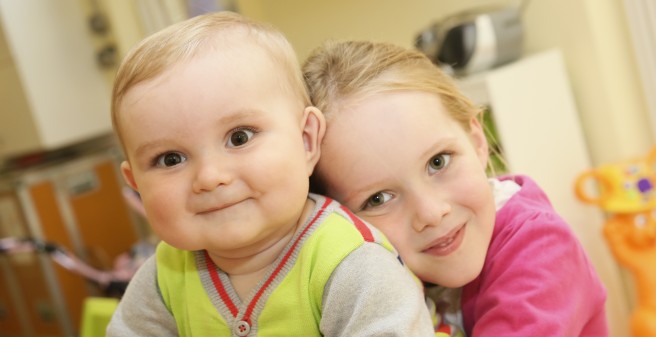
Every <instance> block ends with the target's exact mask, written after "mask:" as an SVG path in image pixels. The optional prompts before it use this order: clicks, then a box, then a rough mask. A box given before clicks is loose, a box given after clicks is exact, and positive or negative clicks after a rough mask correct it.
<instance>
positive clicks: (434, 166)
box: [428, 153, 451, 174]
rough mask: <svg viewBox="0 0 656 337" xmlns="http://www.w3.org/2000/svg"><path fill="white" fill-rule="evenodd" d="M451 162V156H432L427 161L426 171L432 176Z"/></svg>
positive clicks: (444, 154) (441, 154)
mask: <svg viewBox="0 0 656 337" xmlns="http://www.w3.org/2000/svg"><path fill="white" fill-rule="evenodd" d="M450 162H451V155H450V154H447V153H440V154H437V155H435V156H433V157H432V158H431V159H430V160H429V161H428V171H429V172H430V173H431V174H433V173H435V172H437V171H440V170H443V169H444V168H445V167H447V166H448V165H449V163H450Z"/></svg>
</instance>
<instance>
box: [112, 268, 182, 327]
mask: <svg viewBox="0 0 656 337" xmlns="http://www.w3.org/2000/svg"><path fill="white" fill-rule="evenodd" d="M177 335H178V329H177V326H176V323H175V319H174V318H173V315H171V313H170V312H169V311H168V309H167V308H166V306H165V305H164V301H163V300H162V296H161V295H160V293H159V288H158V286H157V264H156V260H155V256H151V257H150V258H148V260H146V262H144V264H143V265H142V266H141V268H139V270H138V271H137V273H136V274H135V275H134V277H133V278H132V279H131V280H130V283H129V284H128V288H127V290H126V291H125V294H124V295H123V297H122V298H121V300H120V302H119V304H118V307H117V308H116V311H115V312H114V315H113V316H112V319H111V321H110V322H109V326H108V327H107V337H115V336H116V337H118V336H144V337H145V336H158V337H168V336H177Z"/></svg>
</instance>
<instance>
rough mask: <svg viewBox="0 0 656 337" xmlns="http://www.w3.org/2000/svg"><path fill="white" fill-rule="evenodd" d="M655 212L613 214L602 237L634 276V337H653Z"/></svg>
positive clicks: (655, 330) (655, 329)
mask: <svg viewBox="0 0 656 337" xmlns="http://www.w3.org/2000/svg"><path fill="white" fill-rule="evenodd" d="M655 216H656V211H646V212H640V213H636V214H616V215H614V216H612V217H611V218H610V219H609V220H608V221H607V222H606V224H605V226H604V236H605V238H606V242H607V243H608V246H609V247H610V249H611V251H612V253H613V255H614V256H615V258H616V259H617V261H618V262H619V263H620V264H621V265H622V266H624V267H625V268H627V269H628V270H629V271H631V273H632V274H633V277H634V280H635V286H636V293H637V306H636V308H635V310H634V311H633V315H632V317H631V330H632V331H633V336H634V337H654V336H656V217H655Z"/></svg>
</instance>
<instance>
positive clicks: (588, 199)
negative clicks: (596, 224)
mask: <svg viewBox="0 0 656 337" xmlns="http://www.w3.org/2000/svg"><path fill="white" fill-rule="evenodd" d="M655 153H656V152H655ZM589 179H593V180H595V181H596V182H597V183H600V184H602V185H603V187H604V188H602V189H600V193H599V195H597V196H594V195H590V194H588V192H587V191H586V189H585V183H586V182H587V181H588V180H589ZM610 188H611V186H610V184H609V183H608V182H607V181H606V179H604V177H603V176H602V175H600V174H598V173H597V172H596V171H595V170H589V171H585V172H583V173H581V174H580V175H579V176H578V178H576V182H575V183H574V192H575V193H576V197H577V198H579V200H581V201H583V202H585V203H588V204H594V205H601V203H602V199H605V198H604V197H603V196H602V193H603V191H604V190H609V189H610Z"/></svg>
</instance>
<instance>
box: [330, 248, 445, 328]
mask: <svg viewBox="0 0 656 337" xmlns="http://www.w3.org/2000/svg"><path fill="white" fill-rule="evenodd" d="M320 329H321V332H322V333H323V334H324V336H329V337H335V336H344V337H346V336H348V337H360V336H378V337H380V336H432V337H434V336H435V332H434V328H433V324H432V322H431V318H430V314H429V312H428V308H427V306H426V302H425V300H424V296H423V292H422V291H421V289H420V287H419V285H418V284H417V282H416V281H415V280H414V279H413V278H412V276H411V275H410V273H409V272H408V271H407V270H406V269H405V267H403V266H402V265H401V263H399V260H398V259H397V258H396V257H395V256H394V255H393V254H390V252H389V251H387V250H386V249H385V248H384V247H382V246H380V245H378V244H375V243H365V245H363V246H362V247H361V248H359V249H357V250H356V251H354V252H353V253H351V254H350V255H349V256H347V257H346V258H345V259H344V261H342V263H341V264H340V265H339V266H338V267H337V268H336V269H335V271H334V272H333V274H332V275H331V277H330V280H329V282H328V284H327V285H326V287H325V290H324V295H323V305H322V317H321V323H320Z"/></svg>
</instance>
